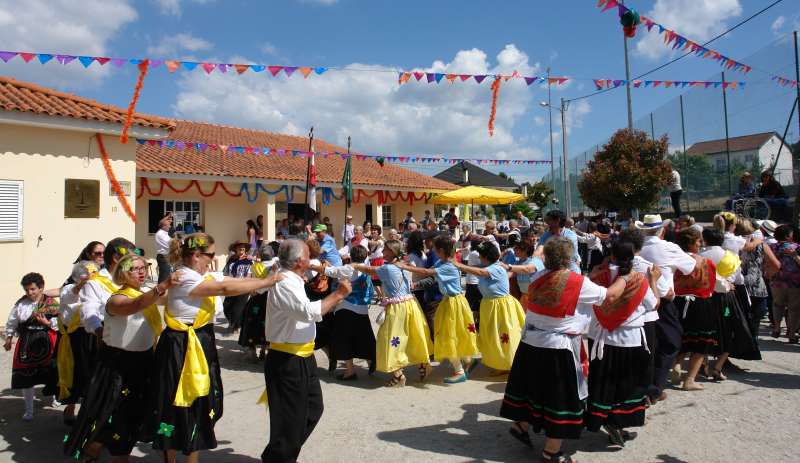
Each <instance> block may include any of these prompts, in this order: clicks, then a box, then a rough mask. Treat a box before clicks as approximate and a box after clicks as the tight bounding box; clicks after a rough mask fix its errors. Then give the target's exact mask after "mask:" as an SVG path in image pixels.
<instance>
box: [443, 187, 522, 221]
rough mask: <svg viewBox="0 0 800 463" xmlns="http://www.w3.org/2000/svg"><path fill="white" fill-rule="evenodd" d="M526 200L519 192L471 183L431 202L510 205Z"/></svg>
mask: <svg viewBox="0 0 800 463" xmlns="http://www.w3.org/2000/svg"><path fill="white" fill-rule="evenodd" d="M524 200H525V196H523V195H521V194H519V193H511V192H508V191H502V190H493V189H491V188H484V187H481V186H474V185H471V186H466V187H464V188H459V189H458V190H453V191H448V192H447V193H442V194H440V195H437V196H436V197H434V198H433V200H431V202H432V203H433V204H471V205H473V206H474V205H476V204H478V205H481V204H487V205H498V204H499V205H508V204H513V203H516V202H519V201H524ZM473 222H474V217H473ZM473 226H474V223H473Z"/></svg>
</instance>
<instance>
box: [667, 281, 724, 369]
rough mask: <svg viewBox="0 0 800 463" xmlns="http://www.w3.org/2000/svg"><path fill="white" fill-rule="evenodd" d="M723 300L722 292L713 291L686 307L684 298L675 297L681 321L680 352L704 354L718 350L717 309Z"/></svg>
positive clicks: (717, 351)
mask: <svg viewBox="0 0 800 463" xmlns="http://www.w3.org/2000/svg"><path fill="white" fill-rule="evenodd" d="M724 300H725V296H724V295H723V294H720V293H714V295H713V296H711V297H709V298H706V299H700V298H697V299H695V300H693V301H691V302H689V306H688V307H686V299H685V298H683V297H676V298H675V305H676V306H677V307H678V312H680V314H681V317H682V323H683V338H682V343H681V352H688V353H692V354H704V355H706V354H718V353H719V352H720V351H719V347H720V346H719V337H720V332H719V311H720V305H721V304H724ZM684 308H685V309H684ZM684 313H685V314H686V315H685V316H684V315H683V314H684Z"/></svg>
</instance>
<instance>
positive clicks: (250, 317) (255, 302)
mask: <svg viewBox="0 0 800 463" xmlns="http://www.w3.org/2000/svg"><path fill="white" fill-rule="evenodd" d="M258 252H259V257H260V260H258V261H257V262H254V263H253V265H252V267H251V273H252V275H253V276H254V277H256V278H266V277H267V275H268V274H269V273H270V271H272V269H274V268H276V266H275V264H276V263H277V262H278V259H277V258H276V257H275V253H274V251H273V250H272V246H270V245H269V243H267V242H264V243H262V244H261V247H259V248H258ZM266 305H267V292H266V291H264V292H260V293H255V294H253V295H252V296H250V299H249V300H248V301H247V305H245V307H244V312H243V313H242V329H241V331H239V345H240V346H242V347H244V348H246V349H247V350H248V352H249V353H250V358H251V359H253V360H259V359H261V360H263V359H264V355H265V354H266V350H267V347H266V346H267V341H266V338H265V337H264V334H265V332H264V320H265V318H266ZM256 347H259V348H260V349H261V351H260V352H259V353H256Z"/></svg>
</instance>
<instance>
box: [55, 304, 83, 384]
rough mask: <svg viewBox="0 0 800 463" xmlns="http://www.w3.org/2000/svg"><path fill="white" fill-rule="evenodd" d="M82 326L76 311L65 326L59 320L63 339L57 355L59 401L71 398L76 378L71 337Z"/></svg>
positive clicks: (60, 339) (59, 343)
mask: <svg viewBox="0 0 800 463" xmlns="http://www.w3.org/2000/svg"><path fill="white" fill-rule="evenodd" d="M80 326H81V317H80V315H78V312H77V311H76V312H75V313H74V314H72V319H71V320H70V321H69V323H68V324H67V325H66V326H64V324H63V323H62V322H61V320H60V319H59V320H58V331H60V332H61V337H60V338H59V340H58V352H57V353H56V367H57V368H58V398H59V400H63V399H66V398H67V397H69V394H70V390H71V389H72V383H73V381H74V376H75V357H74V356H73V355H72V343H71V342H70V339H69V335H70V334H72V333H74V332H75V330H77V329H78V328H80Z"/></svg>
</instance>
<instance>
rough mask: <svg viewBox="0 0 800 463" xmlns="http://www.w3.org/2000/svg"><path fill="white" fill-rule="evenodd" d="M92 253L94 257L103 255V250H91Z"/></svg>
mask: <svg viewBox="0 0 800 463" xmlns="http://www.w3.org/2000/svg"><path fill="white" fill-rule="evenodd" d="M92 255H93V256H95V257H100V256H102V255H103V251H98V252H93V253H92Z"/></svg>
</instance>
